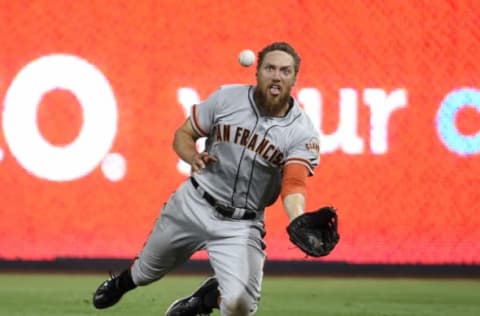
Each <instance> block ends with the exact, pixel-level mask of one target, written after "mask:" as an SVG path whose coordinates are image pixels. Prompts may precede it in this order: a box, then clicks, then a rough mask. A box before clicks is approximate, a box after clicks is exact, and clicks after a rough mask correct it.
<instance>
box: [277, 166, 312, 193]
mask: <svg viewBox="0 0 480 316" xmlns="http://www.w3.org/2000/svg"><path fill="white" fill-rule="evenodd" d="M307 177H308V169H307V168H306V167H305V166H304V165H301V164H296V163H292V164H288V165H286V166H285V168H284V169H283V179H282V190H281V192H280V194H281V195H282V199H283V198H285V197H286V196H287V195H289V194H292V193H301V194H303V195H304V196H305V191H306V187H307Z"/></svg>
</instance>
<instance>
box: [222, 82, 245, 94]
mask: <svg viewBox="0 0 480 316" xmlns="http://www.w3.org/2000/svg"><path fill="white" fill-rule="evenodd" d="M252 88H253V87H252V86H251V85H247V84H240V83H232V84H225V85H222V86H220V87H219V88H218V91H217V92H218V93H220V94H224V95H232V94H233V95H235V94H245V93H249V91H251V89H252Z"/></svg>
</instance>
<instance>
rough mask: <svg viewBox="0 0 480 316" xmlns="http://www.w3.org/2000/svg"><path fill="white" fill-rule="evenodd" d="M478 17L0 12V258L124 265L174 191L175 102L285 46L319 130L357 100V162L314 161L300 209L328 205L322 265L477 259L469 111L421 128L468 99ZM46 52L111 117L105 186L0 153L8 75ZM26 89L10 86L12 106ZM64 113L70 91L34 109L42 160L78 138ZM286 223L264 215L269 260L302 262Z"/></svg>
mask: <svg viewBox="0 0 480 316" xmlns="http://www.w3.org/2000/svg"><path fill="white" fill-rule="evenodd" d="M107 3H108V4H107ZM478 12H480V3H479V2H478V1H473V0H472V1H467V0H465V1H453V0H452V1H326V0H325V1H285V2H282V1H280V2H279V1H262V2H258V1H216V2H215V1H183V2H182V1H153V0H152V1H147V0H144V1H126V0H125V1H112V2H105V1H10V2H7V1H2V2H1V3H0V29H1V32H0V43H1V49H0V102H1V106H2V108H4V110H3V111H2V113H0V115H2V116H3V117H2V122H1V123H0V124H1V126H0V258H3V259H14V258H22V259H50V258H54V257H75V258H97V257H118V258H130V257H133V256H135V255H136V253H137V252H138V251H139V250H140V248H141V246H142V244H143V242H144V240H145V239H146V237H147V235H148V233H149V230H150V228H151V225H152V224H153V221H154V220H155V218H156V217H157V216H158V213H159V210H160V208H161V206H162V204H163V203H164V201H166V199H167V198H168V197H169V195H170V194H171V193H172V192H173V191H174V190H175V188H176V187H177V186H178V185H179V184H180V183H181V182H182V181H183V180H184V179H185V175H184V174H182V173H181V172H179V170H178V169H177V167H176V166H177V162H178V159H177V157H176V155H175V154H174V152H173V150H172V148H171V143H172V136H173V132H174V130H175V128H176V127H177V126H179V125H180V124H181V123H182V122H183V121H184V119H185V113H184V110H183V108H182V106H181V104H180V101H179V97H178V92H179V89H181V88H186V87H188V88H190V89H192V91H196V92H197V93H198V96H199V97H200V98H201V99H204V98H206V97H207V96H208V94H209V93H210V92H212V91H213V90H214V89H216V88H217V87H218V86H220V85H222V84H227V83H252V84H253V83H254V74H255V69H254V68H253V67H251V68H243V67H241V66H239V64H238V63H237V61H236V59H237V55H238V52H239V51H240V50H242V49H244V48H251V49H253V50H255V51H258V50H260V49H261V48H263V47H264V46H265V45H266V44H268V43H270V42H272V41H277V40H285V41H288V42H290V43H291V44H292V45H293V46H295V47H296V48H297V50H298V52H299V53H300V55H301V56H302V65H301V71H300V75H299V78H298V81H297V85H296V87H295V91H294V95H295V96H298V94H299V93H300V92H301V91H305V90H303V89H307V88H312V89H315V90H314V91H317V92H318V93H320V95H321V109H322V116H321V117H319V116H317V117H316V118H315V117H314V120H316V121H318V122H319V123H320V125H321V129H322V131H323V133H324V134H327V135H328V134H332V133H334V132H335V131H336V130H337V127H338V126H339V113H340V99H341V98H340V92H341V91H343V90H344V89H352V90H349V91H353V93H354V95H355V96H356V97H357V99H356V102H353V103H351V104H353V105H354V106H356V109H357V111H358V117H357V122H358V126H357V132H358V135H359V137H360V138H361V139H362V141H363V149H362V150H361V152H356V153H349V152H346V151H345V150H342V149H341V148H337V149H335V150H333V151H330V152H324V153H323V154H322V158H321V164H320V166H319V167H318V169H317V170H316V175H315V177H313V178H311V179H309V190H308V208H309V209H313V208H316V207H318V206H320V205H324V204H334V205H336V206H337V207H338V209H339V215H340V231H341V236H342V238H341V242H340V244H339V245H338V247H337V248H336V249H335V251H334V252H333V253H332V254H331V255H330V256H328V257H326V258H323V259H321V260H327V261H328V260H333V261H348V262H352V263H378V262H382V263H466V264H474V263H475V264H478V263H480V246H479V245H480V243H479V242H478V241H479V240H480V229H479V228H478V227H480V216H479V215H478V211H479V210H480V209H479V206H478V205H479V201H480V193H479V185H480V180H479V179H480V176H479V175H480V145H479V143H480V140H479V139H478V138H480V134H479V133H480V104H478V103H477V100H476V99H475V98H473V97H472V98H468V97H467V98H466V100H464V103H465V105H466V106H464V107H462V108H461V109H460V110H458V111H457V112H456V114H455V116H454V117H453V120H451V121H445V122H444V121H438V120H437V115H438V112H439V109H440V107H441V105H442V104H445V103H446V101H445V100H446V97H447V96H448V95H449V94H450V93H451V92H455V91H457V92H458V91H466V90H462V89H466V88H468V89H471V90H468V91H473V92H474V94H473V95H474V96H475V95H476V94H475V92H476V91H477V90H476V89H480V77H479V74H480V62H479V60H478V52H479V50H480V41H479V38H480V30H479V28H478V25H479V22H480V20H479V15H478ZM55 54H65V55H69V56H76V57H78V58H80V59H81V60H84V61H87V62H88V63H89V64H91V65H93V66H94V67H95V68H96V69H97V70H98V71H99V73H101V74H103V76H104V77H105V78H106V79H107V80H108V83H109V86H110V87H111V89H112V91H113V94H114V98H115V102H116V108H117V111H118V120H117V125H116V131H115V135H114V139H113V142H112V144H111V148H109V149H108V152H109V153H118V154H120V155H121V157H123V159H124V161H125V163H126V171H125V174H124V175H123V177H122V178H121V179H119V180H118V181H110V180H108V179H107V177H106V176H105V173H104V172H103V171H102V168H101V165H102V163H101V161H100V160H99V161H98V165H97V166H95V168H93V169H92V170H91V171H89V172H87V173H85V174H84V175H82V176H79V177H77V178H75V179H72V180H68V181H53V180H51V179H50V180H49V179H46V178H44V177H41V176H38V175H36V174H35V173H32V172H31V171H30V170H28V168H25V166H23V165H22V163H21V162H20V161H19V159H18V157H16V154H15V151H14V150H12V147H11V142H12V141H11V140H9V139H8V137H6V134H7V132H6V131H5V125H6V123H5V117H6V114H5V108H6V101H5V100H6V99H7V95H8V93H9V91H11V89H12V86H13V85H14V81H15V78H17V77H18V76H19V73H20V72H21V70H22V69H24V67H26V66H27V65H29V64H30V63H32V62H34V61H36V60H39V59H40V58H42V57H45V56H51V55H55ZM50 75H51V74H50V73H49V71H44V76H45V78H48V77H49V76H50ZM33 89H34V87H33V86H32V87H28V86H25V87H24V93H25V95H27V96H28V95H29V93H32V91H33ZM368 89H379V91H384V92H385V93H386V95H391V93H393V92H394V91H402V92H403V96H404V97H405V104H404V106H403V107H402V108H399V109H397V110H396V111H395V112H393V114H392V115H391V116H390V118H389V120H388V129H387V132H388V133H387V135H386V137H387V141H388V148H387V149H386V151H385V152H382V153H377V152H374V150H372V146H373V145H372V143H373V140H372V137H371V129H372V126H371V114H372V113H371V111H370V107H369V106H367V105H368V104H367V103H368V102H366V100H365V98H366V95H367V94H368V92H367V91H368ZM317 101H318V100H317ZM79 102H80V101H79V100H78V96H77V97H76V95H75V93H74V92H72V91H68V89H51V91H46V92H45V94H44V95H43V97H42V98H41V100H39V102H38V109H37V117H36V118H37V125H38V129H39V131H40V133H41V135H42V136H43V137H44V139H45V140H46V141H48V142H49V143H50V144H51V145H52V146H54V147H55V146H57V147H61V146H66V145H68V144H70V143H71V142H73V141H74V140H75V138H76V137H77V135H78V133H79V131H80V129H81V127H82V124H83V123H82V122H83V121H82V119H83V116H82V107H81V106H80V103H79ZM447 103H448V102H447ZM12 106H17V105H16V104H13V105H12ZM18 106H21V105H20V104H19V105H18ZM452 122H453V123H452ZM442 124H447V125H448V124H450V125H453V126H455V127H456V128H457V130H458V132H459V134H460V135H463V136H464V137H465V138H461V137H460V140H462V139H463V140H465V139H467V140H468V139H470V140H472V139H473V141H472V142H471V143H469V144H470V145H469V146H467V147H468V150H469V151H468V154H465V153H464V154H461V153H459V152H458V151H455V150H452V148H451V147H449V146H447V145H446V144H445V143H444V142H443V141H442V138H441V136H440V133H439V129H442V127H441V126H440V125H442ZM2 127H3V129H2ZM103 132H104V131H103V130H102V129H99V130H98V133H99V135H100V134H102V133H103ZM21 141H22V140H19V142H21ZM457 143H458V142H457ZM37 154H38V153H36V152H35V149H33V148H32V152H31V156H32V157H36V155H37ZM81 156H82V155H81ZM82 157H83V156H82ZM66 164H67V165H68V163H66ZM67 168H68V166H67ZM286 224H287V218H286V215H285V214H284V213H283V211H282V209H281V207H280V204H279V203H276V204H275V205H274V206H273V207H271V208H270V209H269V210H268V215H267V231H268V233H267V237H266V239H267V243H268V248H267V252H268V256H269V258H270V259H295V260H297V259H298V260H300V259H303V258H304V257H303V255H302V254H301V253H300V251H298V250H297V249H294V248H293V246H292V245H291V244H290V243H289V242H288V238H287V236H286V233H285V226H286ZM197 257H199V258H203V257H204V255H203V254H200V255H198V256H197Z"/></svg>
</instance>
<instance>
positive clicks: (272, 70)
mask: <svg viewBox="0 0 480 316" xmlns="http://www.w3.org/2000/svg"><path fill="white" fill-rule="evenodd" d="M295 79H296V75H295V66H294V60H293V57H292V56H290V55H289V54H288V53H286V52H283V51H279V50H275V51H272V52H270V53H268V54H266V55H265V57H264V59H263V61H262V64H261V65H260V67H259V68H258V72H257V88H256V90H255V101H256V102H257V105H258V106H260V107H262V108H263V110H264V111H265V113H266V114H267V115H271V116H277V115H283V114H285V112H286V110H287V109H288V101H289V98H290V92H291V90H292V87H293V86H294V84H295Z"/></svg>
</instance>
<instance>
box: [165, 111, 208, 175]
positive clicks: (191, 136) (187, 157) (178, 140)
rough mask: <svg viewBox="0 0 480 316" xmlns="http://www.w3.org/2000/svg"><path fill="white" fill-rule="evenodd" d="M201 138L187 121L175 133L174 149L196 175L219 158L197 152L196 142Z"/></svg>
mask: <svg viewBox="0 0 480 316" xmlns="http://www.w3.org/2000/svg"><path fill="white" fill-rule="evenodd" d="M200 137H201V136H200V135H199V134H198V133H197V132H195V130H194V129H193V127H192V124H191V123H190V120H189V119H187V120H186V121H185V122H184V123H183V124H182V126H180V127H179V128H178V129H177V131H176V132H175V136H174V139H173V149H174V150H175V152H176V153H177V155H178V156H179V157H180V158H181V159H182V160H183V161H185V162H187V163H189V164H190V165H191V167H192V173H195V172H197V171H199V170H201V169H203V168H205V166H206V165H207V164H209V163H211V162H215V161H217V158H216V157H214V156H212V155H209V154H208V153H207V152H201V153H199V152H198V151H197V148H196V145H195V142H196V141H197V139H199V138H200Z"/></svg>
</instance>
